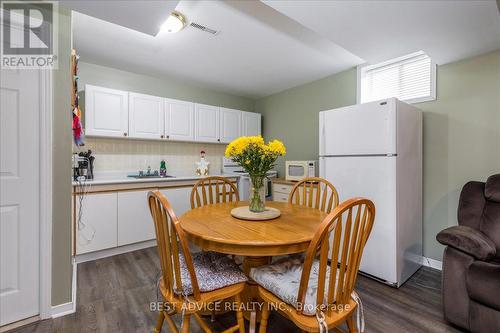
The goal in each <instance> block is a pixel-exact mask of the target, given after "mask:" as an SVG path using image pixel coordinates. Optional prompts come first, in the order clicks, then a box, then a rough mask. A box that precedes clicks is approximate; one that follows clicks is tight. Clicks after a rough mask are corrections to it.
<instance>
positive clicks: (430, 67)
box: [358, 52, 436, 103]
mask: <svg viewBox="0 0 500 333" xmlns="http://www.w3.org/2000/svg"><path fill="white" fill-rule="evenodd" d="M359 85H360V87H359ZM358 87H359V88H360V94H359V99H360V102H361V103H365V102H371V101H377V100H380V99H384V98H389V97H396V98H398V99H399V100H402V101H406V102H410V103H416V102H423V101H428V100H434V99H435V96H436V93H435V91H436V80H435V65H434V64H433V63H432V61H431V58H430V57H429V56H428V55H427V54H425V53H424V52H417V53H413V54H411V55H408V56H405V57H401V58H398V59H393V60H390V61H387V62H384V63H381V64H377V65H371V66H365V67H361V68H360V77H359V79H358Z"/></svg>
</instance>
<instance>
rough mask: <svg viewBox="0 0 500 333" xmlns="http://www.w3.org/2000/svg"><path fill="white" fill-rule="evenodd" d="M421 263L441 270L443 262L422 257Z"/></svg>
mask: <svg viewBox="0 0 500 333" xmlns="http://www.w3.org/2000/svg"><path fill="white" fill-rule="evenodd" d="M422 265H424V266H426V267H430V268H434V269H438V270H440V271H442V270H443V262H442V261H439V260H436V259H432V258H427V257H422Z"/></svg>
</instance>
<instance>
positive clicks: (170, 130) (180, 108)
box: [164, 98, 194, 141]
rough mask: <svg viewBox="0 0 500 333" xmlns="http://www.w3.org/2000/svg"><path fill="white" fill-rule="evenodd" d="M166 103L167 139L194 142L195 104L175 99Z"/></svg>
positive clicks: (167, 100)
mask: <svg viewBox="0 0 500 333" xmlns="http://www.w3.org/2000/svg"><path fill="white" fill-rule="evenodd" d="M164 101H165V134H166V137H165V138H166V139H170V140H181V141H192V140H194V104H193V103H191V102H185V101H179V100H175V99H168V98H166V99H164Z"/></svg>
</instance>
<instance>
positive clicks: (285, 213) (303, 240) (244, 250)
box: [179, 201, 327, 319]
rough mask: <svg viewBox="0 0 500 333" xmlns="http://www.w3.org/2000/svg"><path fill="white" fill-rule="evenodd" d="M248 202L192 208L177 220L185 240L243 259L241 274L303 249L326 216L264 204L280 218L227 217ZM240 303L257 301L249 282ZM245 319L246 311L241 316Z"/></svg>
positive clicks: (300, 208)
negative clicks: (275, 258)
mask: <svg viewBox="0 0 500 333" xmlns="http://www.w3.org/2000/svg"><path fill="white" fill-rule="evenodd" d="M238 206H248V202H245V201H240V202H226V203H217V204H212V205H206V206H202V207H199V208H195V209H192V210H190V211H188V212H186V213H185V214H184V215H182V216H181V217H180V219H179V220H180V225H181V227H182V229H183V230H184V232H185V233H186V236H187V238H188V239H189V241H190V242H192V243H193V244H195V245H197V246H199V247H200V248H202V249H203V250H205V251H216V252H220V253H225V254H232V255H240V256H244V259H243V271H244V272H245V274H247V276H248V274H249V272H250V269H252V268H253V267H258V266H262V265H266V264H268V263H269V262H270V260H271V258H272V256H279V255H286V254H293V253H300V252H304V251H306V250H307V247H308V246H309V243H310V241H311V240H312V238H313V236H314V233H315V231H316V229H317V227H318V226H319V224H320V223H321V222H322V221H323V219H324V218H325V217H326V216H327V214H326V213H324V212H322V211H320V210H319V209H314V208H309V207H305V206H299V205H292V204H288V203H283V202H275V201H268V202H266V206H268V207H273V208H277V209H279V210H280V211H281V215H280V216H279V217H278V218H276V219H273V220H267V221H248V220H240V219H237V218H235V217H233V216H231V210H232V209H233V208H235V207H238ZM242 299H243V302H244V304H246V305H247V306H250V305H249V304H251V303H252V302H255V301H258V298H257V286H256V285H255V283H254V282H252V281H249V282H248V284H247V288H246V289H245V291H244V292H243V295H242ZM245 317H246V318H247V319H248V317H249V312H246V313H245Z"/></svg>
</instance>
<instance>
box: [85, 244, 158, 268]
mask: <svg viewBox="0 0 500 333" xmlns="http://www.w3.org/2000/svg"><path fill="white" fill-rule="evenodd" d="M152 246H156V239H152V240H148V241H145V242H140V243H134V244H129V245H123V246H119V247H113V248H111V249H106V250H101V251H95V252H89V253H83V254H79V255H77V256H76V258H75V260H76V262H77V263H82V262H86V261H93V260H97V259H101V258H106V257H111V256H116V255H117V254H123V253H127V252H131V251H136V250H142V249H145V248H148V247H152Z"/></svg>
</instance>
